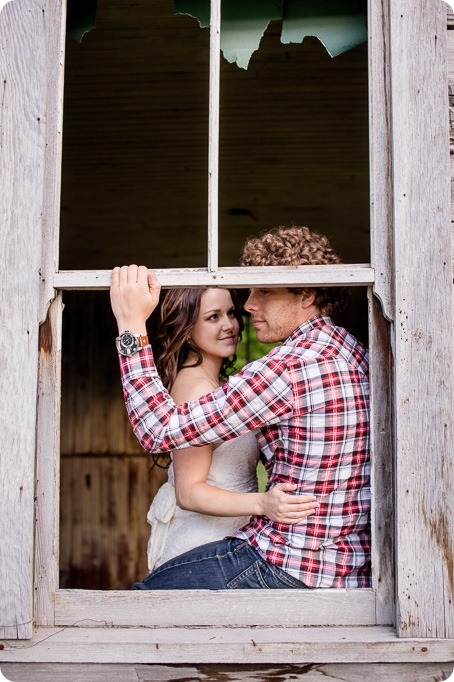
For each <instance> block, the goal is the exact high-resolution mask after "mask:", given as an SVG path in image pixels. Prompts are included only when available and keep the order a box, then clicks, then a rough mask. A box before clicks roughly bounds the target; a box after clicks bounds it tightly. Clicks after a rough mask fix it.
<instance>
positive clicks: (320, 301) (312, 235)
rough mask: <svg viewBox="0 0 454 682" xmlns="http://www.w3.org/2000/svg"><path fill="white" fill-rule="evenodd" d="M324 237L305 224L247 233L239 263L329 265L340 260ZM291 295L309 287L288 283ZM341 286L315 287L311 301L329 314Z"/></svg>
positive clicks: (343, 293) (341, 300)
mask: <svg viewBox="0 0 454 682" xmlns="http://www.w3.org/2000/svg"><path fill="white" fill-rule="evenodd" d="M341 262H342V261H341V259H340V258H339V257H338V256H337V254H336V253H335V251H334V249H333V248H332V246H331V245H330V243H329V241H328V238H327V237H325V236H324V235H322V234H319V233H318V232H315V231H313V230H310V229H309V228H308V227H306V226H296V225H294V226H292V227H285V226H279V227H276V228H274V229H273V230H270V231H267V232H264V233H262V234H261V235H260V236H259V237H250V238H249V239H248V240H247V242H246V243H245V245H244V246H243V251H242V255H241V265H246V266H248V265H253V266H257V265H332V264H337V263H341ZM288 290H289V291H291V292H293V293H294V294H295V295H297V294H301V293H303V292H305V293H306V294H309V293H310V292H311V291H314V289H312V288H295V287H289V288H288ZM347 294H348V289H346V288H345V287H317V289H316V297H315V301H314V303H315V305H316V306H317V308H318V309H319V310H320V312H321V313H322V314H324V315H332V314H333V313H334V312H337V311H338V310H340V309H341V308H342V307H343V305H344V304H345V299H346V297H347Z"/></svg>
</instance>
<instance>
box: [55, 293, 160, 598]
mask: <svg viewBox="0 0 454 682" xmlns="http://www.w3.org/2000/svg"><path fill="white" fill-rule="evenodd" d="M64 302H65V310H64V313H63V363H62V416H61V486H60V499H61V513H60V586H61V587H71V588H86V589H89V588H90V589H129V588H130V587H131V586H132V584H133V582H134V581H135V580H137V579H138V578H140V577H145V576H146V575H147V572H148V571H147V565H146V544H147V539H148V535H149V525H148V523H147V521H146V516H147V511H148V507H149V504H150V502H151V500H152V499H153V496H154V495H155V494H156V491H157V489H158V488H159V486H160V485H161V483H162V482H163V481H164V480H165V479H166V471H165V470H163V469H160V468H159V467H154V468H153V469H152V468H151V465H152V460H151V457H150V455H149V454H148V453H146V452H145V451H144V450H143V449H142V448H141V446H140V444H139V442H138V441H137V439H136V438H135V436H134V435H133V433H132V429H131V428H130V424H129V421H128V417H127V414H126V410H125V407H124V401H123V395H122V391H121V383H120V377H119V371H118V359H117V354H116V350H115V345H114V339H115V335H116V332H115V322H114V319H113V316H112V313H111V310H110V303H109V296H108V293H107V292H99V293H94V292H67V293H66V294H65V295H64ZM81 326H82V327H83V328H84V329H89V330H90V333H89V334H87V335H83V334H80V329H81ZM101 339H102V343H100V340H101Z"/></svg>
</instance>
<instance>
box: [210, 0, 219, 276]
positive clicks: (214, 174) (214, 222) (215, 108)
mask: <svg viewBox="0 0 454 682" xmlns="http://www.w3.org/2000/svg"><path fill="white" fill-rule="evenodd" d="M220 63H221V0H211V19H210V98H209V124H208V125H209V132H208V135H209V139H208V271H209V272H216V271H217V269H218V222H219V210H218V205H219V182H218V179H219V86H220Z"/></svg>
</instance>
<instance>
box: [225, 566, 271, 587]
mask: <svg viewBox="0 0 454 682" xmlns="http://www.w3.org/2000/svg"><path fill="white" fill-rule="evenodd" d="M261 563H262V562H261V561H260V560H258V561H256V562H255V563H254V564H252V565H251V566H249V567H248V568H246V569H245V570H244V571H242V572H241V573H239V574H238V575H237V576H236V577H235V578H233V579H232V580H231V581H230V582H228V583H227V588H228V589H229V590H269V589H270V588H269V587H268V585H267V584H266V581H265V580H264V579H263V575H262V572H261V566H260V564H261Z"/></svg>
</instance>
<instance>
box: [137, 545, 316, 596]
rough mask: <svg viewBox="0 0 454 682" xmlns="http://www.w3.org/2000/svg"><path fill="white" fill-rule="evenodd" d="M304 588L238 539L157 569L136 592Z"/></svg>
mask: <svg viewBox="0 0 454 682" xmlns="http://www.w3.org/2000/svg"><path fill="white" fill-rule="evenodd" d="M305 587H306V585H304V583H302V582H300V581H299V580H296V578H292V576H290V575H288V574H287V573H284V571H281V569H279V568H277V567H276V566H273V565H272V564H270V563H268V562H267V561H264V560H263V559H262V558H261V557H260V555H259V554H258V552H256V550H255V549H253V548H252V547H250V546H249V545H248V543H247V542H245V541H244V540H240V539H238V538H226V539H225V540H219V541H217V542H210V543H209V544H207V545H202V546H201V547H196V548H195V549H191V550H190V551H189V552H185V553H184V554H181V555H180V556H177V557H175V559H171V560H170V561H167V562H166V563H165V564H162V566H159V568H157V569H156V570H155V571H153V573H150V575H149V576H148V578H145V580H143V581H142V582H139V583H136V584H135V585H134V589H135V590H197V589H198V590H245V589H248V590H279V589H280V590H282V589H284V590H285V589H294V588H305Z"/></svg>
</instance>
